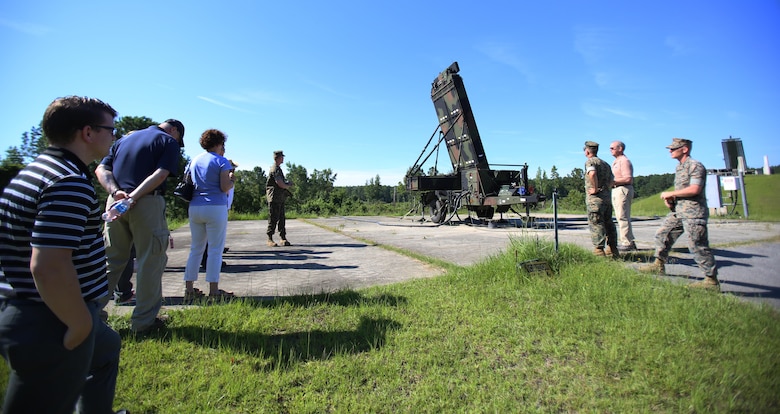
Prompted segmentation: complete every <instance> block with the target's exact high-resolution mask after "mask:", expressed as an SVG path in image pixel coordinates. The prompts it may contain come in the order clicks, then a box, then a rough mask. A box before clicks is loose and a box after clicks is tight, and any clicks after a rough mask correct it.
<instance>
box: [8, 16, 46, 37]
mask: <svg viewBox="0 0 780 414" xmlns="http://www.w3.org/2000/svg"><path fill="white" fill-rule="evenodd" d="M0 26H4V27H7V28H9V29H11V30H15V31H17V32H20V33H24V34H28V35H33V36H45V35H47V34H49V33H50V32H51V31H52V29H51V28H49V27H47V26H43V25H40V24H34V23H19V22H12V21H10V20H5V19H0Z"/></svg>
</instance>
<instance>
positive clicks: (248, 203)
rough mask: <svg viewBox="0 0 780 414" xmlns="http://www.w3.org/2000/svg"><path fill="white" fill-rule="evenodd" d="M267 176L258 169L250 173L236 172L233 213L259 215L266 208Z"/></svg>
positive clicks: (246, 171) (244, 171)
mask: <svg viewBox="0 0 780 414" xmlns="http://www.w3.org/2000/svg"><path fill="white" fill-rule="evenodd" d="M266 181H268V176H267V175H266V173H265V171H263V169H262V168H260V167H255V168H254V169H252V170H251V171H248V170H236V173H235V187H234V189H233V206H232V209H233V211H235V212H237V213H252V214H254V213H259V212H260V211H263V210H264V209H265V208H267V205H268V203H267V201H266V198H265V184H266Z"/></svg>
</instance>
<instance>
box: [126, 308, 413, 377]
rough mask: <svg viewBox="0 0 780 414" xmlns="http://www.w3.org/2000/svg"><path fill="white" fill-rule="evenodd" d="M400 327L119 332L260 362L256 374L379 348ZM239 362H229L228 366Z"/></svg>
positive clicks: (370, 321) (375, 322)
mask: <svg viewBox="0 0 780 414" xmlns="http://www.w3.org/2000/svg"><path fill="white" fill-rule="evenodd" d="M400 328H401V324H400V323H398V322H395V321H393V320H390V319H385V318H368V317H361V318H360V322H359V323H358V325H357V326H356V327H355V329H354V330H342V331H324V330H319V329H315V330H311V331H301V332H284V333H276V334H266V333H258V332H250V331H239V332H235V331H229V332H228V331H221V330H218V329H214V328H211V327H200V326H182V327H168V328H163V329H160V330H157V331H154V332H149V333H146V334H138V335H135V334H132V333H130V331H127V330H123V331H121V332H120V334H121V335H122V336H123V338H134V339H135V340H139V339H140V340H145V339H155V340H158V341H162V342H171V341H188V342H190V343H193V344H196V345H199V346H202V347H204V348H213V349H228V350H230V351H231V352H234V353H239V354H240V353H244V354H247V355H249V356H252V357H254V358H260V359H263V362H253V363H254V364H255V367H254V369H255V370H257V371H270V370H273V369H287V368H290V367H293V366H295V365H297V364H301V363H305V362H307V361H322V360H327V359H330V358H332V357H333V356H336V355H344V354H359V353H363V352H369V351H373V350H377V349H380V348H382V347H383V346H384V345H385V342H386V340H387V333H388V331H392V330H397V329H400ZM241 362H242V361H240V360H238V359H233V360H232V363H234V364H239V363H241Z"/></svg>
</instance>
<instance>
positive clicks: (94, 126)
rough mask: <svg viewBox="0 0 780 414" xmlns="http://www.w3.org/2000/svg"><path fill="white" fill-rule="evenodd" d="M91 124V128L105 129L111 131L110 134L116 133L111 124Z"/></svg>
mask: <svg viewBox="0 0 780 414" xmlns="http://www.w3.org/2000/svg"><path fill="white" fill-rule="evenodd" d="M91 126H92V128H96V129H107V130H109V131H111V135H116V128H114V127H112V126H105V125H91Z"/></svg>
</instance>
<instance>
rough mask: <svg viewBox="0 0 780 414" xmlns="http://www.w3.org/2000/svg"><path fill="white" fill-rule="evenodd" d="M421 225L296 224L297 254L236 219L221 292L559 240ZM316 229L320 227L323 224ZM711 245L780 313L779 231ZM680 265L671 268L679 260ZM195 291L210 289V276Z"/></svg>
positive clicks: (335, 283)
mask: <svg viewBox="0 0 780 414" xmlns="http://www.w3.org/2000/svg"><path fill="white" fill-rule="evenodd" d="M416 219H417V218H416V217H414V218H413V217H407V218H405V219H401V218H397V217H332V218H320V219H312V220H309V221H310V222H311V223H314V224H311V223H309V222H306V221H304V220H288V221H287V229H288V231H287V233H288V238H289V240H290V241H291V242H292V243H293V244H294V245H293V246H289V247H267V246H266V245H265V238H266V237H265V227H266V221H231V222H230V223H229V224H228V235H227V240H228V242H227V246H228V247H229V248H230V250H229V251H228V252H227V253H226V254H225V256H224V257H223V259H224V260H225V262H227V264H228V266H227V268H226V269H225V270H224V271H223V272H222V275H221V278H220V287H221V288H222V289H225V290H229V291H233V292H235V294H236V295H237V296H241V297H256V298H268V297H274V296H286V295H295V294H312V293H313V294H316V293H323V292H332V291H337V290H341V289H347V288H349V289H359V288H363V287H367V286H374V285H384V284H391V283H397V282H402V281H406V280H410V279H415V278H424V277H434V276H437V275H440V274H442V273H443V270H442V269H440V268H438V267H435V266H431V265H428V264H425V263H422V262H420V261H418V260H415V259H411V258H409V257H407V256H404V255H401V254H398V253H395V252H392V251H389V250H387V249H384V248H382V247H379V245H387V246H394V247H397V248H401V249H405V250H408V251H411V252H415V253H418V254H421V255H425V256H429V257H433V258H437V259H441V260H444V261H447V262H450V263H455V264H458V265H463V266H467V265H470V264H473V263H476V262H478V261H480V260H483V259H485V258H487V257H489V256H491V255H495V254H497V253H498V252H499V251H502V250H504V249H506V247H507V246H508V244H509V242H510V240H511V238H514V237H538V238H540V239H544V240H551V241H554V239H555V232H554V230H553V227H554V226H553V223H552V218H551V217H547V216H539V218H538V219H537V220H536V222H535V225H534V226H533V227H532V228H524V227H522V224H523V223H522V221H521V220H519V219H513V218H509V219H508V220H506V221H505V222H503V223H500V224H498V225H497V226H490V227H488V226H485V225H469V224H465V223H460V224H457V225H441V226H439V225H434V224H432V223H430V222H427V223H422V222H419V221H417V220H416ZM315 224H316V225H315ZM633 225H634V234H635V236H636V238H637V245H638V247H639V248H640V249H651V248H652V240H653V235H654V233H655V230H656V229H657V228H658V227H659V225H660V219H658V218H651V219H640V220H636V221H634V223H633ZM558 229H559V231H558V240H559V242H560V243H575V244H577V245H580V246H582V247H584V248H587V249H591V248H592V246H591V244H590V236H589V232H588V229H587V222H586V221H585V219H584V217H582V216H566V217H562V218H560V219H559V222H558ZM709 231H710V243H711V244H712V245H713V247H714V249H715V254H716V259H717V260H718V265H719V270H720V279H721V281H722V282H723V284H722V291H723V292H727V293H730V294H735V295H738V296H740V297H744V298H745V299H747V300H754V301H761V302H766V303H769V304H770V305H772V306H774V307H776V308H778V309H780V272H778V269H780V223H753V222H738V221H724V220H711V221H710V225H709ZM172 236H173V238H174V248H173V249H169V250H168V266H167V268H166V272H165V274H164V275H163V295H164V300H165V307H168V308H177V307H180V306H182V297H183V293H184V282H183V273H184V267H185V264H186V261H187V256H188V254H189V244H190V232H189V227H182V228H180V229H177V230H176V231H174V232H173V233H172ZM685 241H686V239H685V236H683V237H682V238H681V239H680V241H679V242H678V243H677V245H676V246H675V253H674V257H675V260H674V261H673V263H672V264H670V265H669V266H668V267H667V271H668V273H670V274H673V275H675V276H674V277H672V278H674V279H686V278H699V277H700V273H699V271H698V268H696V266H695V263H693V260H692V258H691V255H690V254H689V253H688V251H687V248H686V245H685ZM670 262H672V261H670ZM196 287H199V288H200V289H202V290H204V291H207V290H208V284H207V283H206V282H205V273H204V272H201V273H200V280H199V281H198V282H196ZM107 310H108V311H109V312H114V313H125V312H129V311H131V310H132V307H128V306H121V307H114V306H113V302H111V303H110V304H109V307H108V309H107Z"/></svg>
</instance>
